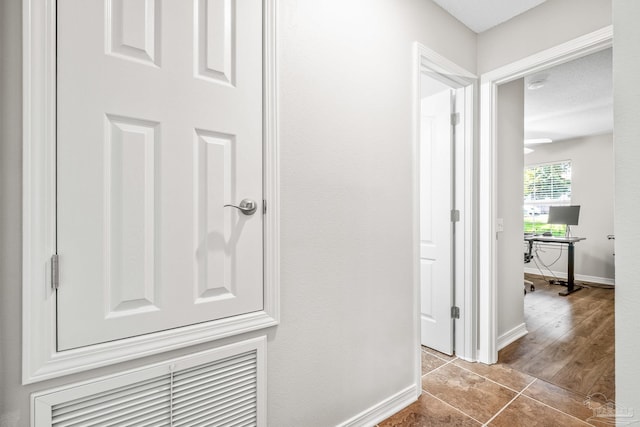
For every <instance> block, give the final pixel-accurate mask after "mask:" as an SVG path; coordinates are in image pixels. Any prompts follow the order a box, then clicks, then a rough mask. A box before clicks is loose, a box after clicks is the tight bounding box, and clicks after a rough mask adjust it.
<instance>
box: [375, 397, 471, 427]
mask: <svg viewBox="0 0 640 427" xmlns="http://www.w3.org/2000/svg"><path fill="white" fill-rule="evenodd" d="M378 426H379V427H431V426H433V427H436V426H461V427H477V426H480V423H478V422H477V421H474V420H473V419H471V418H470V417H468V416H466V415H464V414H463V413H461V412H460V411H457V410H456V409H454V408H452V407H451V406H449V405H447V404H445V403H442V402H441V401H439V400H438V399H436V398H435V397H433V396H430V395H429V394H426V393H423V394H422V396H420V398H419V399H418V401H417V402H415V403H413V404H411V405H409V406H408V407H406V408H405V409H403V410H402V411H400V412H398V413H397V414H395V415H393V416H392V417H390V418H388V419H386V420H385V421H383V422H381V423H380V424H378Z"/></svg>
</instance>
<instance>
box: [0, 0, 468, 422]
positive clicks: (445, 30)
mask: <svg viewBox="0 0 640 427" xmlns="http://www.w3.org/2000/svg"><path fill="white" fill-rule="evenodd" d="M278 4H279V7H280V10H279V15H278V31H279V39H280V42H279V48H280V54H279V59H280V73H281V74H280V97H281V99H280V114H281V123H280V131H281V141H280V142H281V150H282V152H281V175H282V177H281V181H282V227H281V228H282V235H281V243H282V283H281V292H282V295H281V302H282V324H281V325H280V326H278V327H277V328H274V329H272V330H271V331H270V332H269V345H268V398H269V402H268V411H269V415H268V418H269V425H270V426H274V427H289V426H291V427H297V426H305V427H314V426H332V425H337V424H339V423H340V422H343V421H345V420H347V419H349V418H351V417H353V416H354V415H356V414H358V413H360V412H361V411H364V410H366V409H368V408H370V407H371V406H373V405H375V404H377V403H378V402H380V401H382V400H383V399H386V398H388V397H390V396H391V395H393V394H394V393H397V392H399V391H400V390H402V389H404V388H405V387H407V386H409V385H411V384H413V383H414V381H415V377H414V356H415V354H416V349H415V348H414V346H413V343H414V339H415V337H416V336H417V331H415V329H414V326H415V319H414V318H413V315H412V313H413V306H414V302H413V282H412V280H413V271H414V260H413V259H412V256H413V255H412V254H413V248H412V242H413V237H412V235H411V233H412V224H411V220H412V206H413V205H412V196H413V193H412V190H411V188H412V182H411V178H412V173H411V167H412V164H413V160H412V129H413V128H412V102H413V99H414V98H413V92H412V77H413V69H412V65H413V58H412V43H413V41H415V40H417V41H419V42H421V43H422V44H424V45H427V46H429V47H430V48H432V49H434V50H436V51H438V52H439V53H441V54H443V55H445V56H447V57H448V58H449V59H451V60H452V61H454V62H457V63H458V64H459V65H460V66H462V67H465V68H467V69H469V70H470V71H474V70H475V64H476V54H475V49H476V35H475V34H474V33H472V32H471V31H470V30H467V29H466V28H464V27H462V26H461V24H460V23H459V22H457V21H456V20H455V19H453V18H452V17H450V16H449V15H447V14H446V13H444V12H443V11H442V9H440V8H439V7H437V6H435V4H433V3H431V2H430V1H425V0H394V1H389V0H351V1H349V2H344V1H341V0H326V1H317V0H280V1H278ZM20 22H21V2H20V1H19V0H3V1H0V43H1V44H0V48H1V51H0V58H2V61H0V64H1V66H2V74H1V76H2V77H1V80H0V88H1V89H2V92H1V95H2V96H0V108H1V114H0V120H2V123H1V124H2V126H0V140H1V141H2V143H1V144H0V159H1V160H0V162H1V163H0V166H1V167H0V174H1V175H0V176H1V181H0V185H1V187H0V188H1V189H2V192H1V193H0V215H1V216H0V218H1V221H0V242H1V243H0V251H1V252H0V254H1V256H0V286H1V287H2V289H1V290H0V295H2V298H0V375H1V378H0V420H4V421H0V425H2V426H3V427H4V426H5V425H6V426H13V425H19V426H27V425H28V419H29V415H28V414H29V412H28V411H29V409H28V408H29V400H28V397H29V393H30V392H32V391H37V390H42V389H46V388H49V387H52V386H55V385H59V384H65V383H70V382H75V381H78V380H84V379H87V378H93V377H96V376H99V375H103V374H108V373H113V372H117V371H119V370H121V369H124V368H131V367H134V366H142V365H144V364H147V363H149V362H151V361H155V360H160V359H164V358H168V357H170V356H175V355H178V354H185V353H189V352H191V351H197V350H202V349H204V348H209V347H213V346H214V345H211V344H209V345H202V346H199V347H197V348H190V349H185V350H182V351H177V352H172V353H168V354H163V355H159V356H155V357H150V358H144V359H140V360H137V361H133V362H129V363H126V364H121V365H117V366H111V367H106V368H102V369H99V370H95V371H91V372H88V373H82V374H77V375H73V376H70V377H66V378H63V379H57V380H52V381H47V382H43V383H41V384H36V385H32V386H27V387H23V386H21V385H20V357H21V356H20V354H21V351H20V345H21V343H20V333H21V321H20V313H21V310H20V300H21V298H20V286H21V278H20V274H21V273H20V262H21V260H20V253H21V233H20V228H21V220H20V217H21V208H20V205H21V154H20V150H21V115H20V111H21V108H22V107H21V93H20V85H21V77H20V76H21V73H22V69H21V25H20ZM253 335H255V334H249V336H253ZM229 341H232V340H222V341H221V343H225V342H229ZM216 345H217V344H216Z"/></svg>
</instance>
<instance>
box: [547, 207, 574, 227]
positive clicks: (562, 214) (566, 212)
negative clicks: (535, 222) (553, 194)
mask: <svg viewBox="0 0 640 427" xmlns="http://www.w3.org/2000/svg"><path fill="white" fill-rule="evenodd" d="M579 216H580V205H576V206H550V207H549V219H548V220H547V224H564V225H578V217H579Z"/></svg>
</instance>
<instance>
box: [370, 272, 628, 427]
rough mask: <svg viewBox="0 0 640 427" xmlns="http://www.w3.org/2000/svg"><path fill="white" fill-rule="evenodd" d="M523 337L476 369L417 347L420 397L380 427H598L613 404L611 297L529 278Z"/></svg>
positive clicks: (604, 292)
mask: <svg viewBox="0 0 640 427" xmlns="http://www.w3.org/2000/svg"><path fill="white" fill-rule="evenodd" d="M527 278H528V279H529V280H531V281H533V282H534V285H535V287H536V290H535V292H530V293H527V295H526V296H525V321H526V325H527V329H528V331H529V333H528V334H527V335H526V336H524V337H522V338H520V339H519V340H517V341H515V342H513V343H512V344H510V345H509V346H507V347H505V348H504V349H502V350H501V351H500V352H499V356H498V357H499V360H498V363H496V364H494V365H483V364H480V363H469V362H465V361H463V360H460V359H458V358H456V357H455V356H454V357H449V356H446V355H443V354H441V353H438V352H436V351H433V350H431V349H428V348H425V347H423V349H422V374H423V376H422V391H423V393H422V395H421V396H420V398H419V399H418V401H417V402H415V403H413V404H411V405H409V406H408V407H407V408H405V409H403V410H402V411H400V412H398V413H396V414H395V415H393V416H391V417H389V418H388V419H386V420H384V421H383V422H381V423H380V424H378V426H379V427H425V426H445V425H446V426H450V425H455V426H527V427H534V426H589V425H591V426H604V425H611V420H610V419H608V418H606V417H603V416H602V412H601V411H600V412H599V411H598V408H602V407H603V405H606V404H607V403H608V402H609V401H611V400H614V399H615V384H614V380H615V376H614V373H615V369H614V318H613V315H614V309H613V304H614V291H613V290H612V289H602V288H597V287H591V288H585V289H582V290H580V291H579V292H576V293H574V294H572V295H570V296H568V297H561V296H559V295H558V292H559V291H560V290H562V288H561V287H560V286H556V285H548V284H547V283H546V282H544V281H543V280H542V279H541V278H539V277H537V276H528V277H527Z"/></svg>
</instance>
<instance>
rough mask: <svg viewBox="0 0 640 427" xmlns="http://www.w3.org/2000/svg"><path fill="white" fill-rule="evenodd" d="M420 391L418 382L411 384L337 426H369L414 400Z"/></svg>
mask: <svg viewBox="0 0 640 427" xmlns="http://www.w3.org/2000/svg"><path fill="white" fill-rule="evenodd" d="M421 392H422V388H421V386H420V385H419V384H413V385H411V386H409V387H407V388H405V389H404V390H402V391H400V392H398V393H396V394H394V395H393V396H390V397H388V398H387V399H385V400H383V401H382V402H380V403H378V404H376V405H374V406H372V407H371V408H369V409H366V410H365V411H363V412H361V413H359V414H358V415H356V416H355V417H353V418H350V419H349V420H347V421H345V422H343V423H342V424H339V425H338V426H337V427H369V426H373V425H376V424H377V423H379V422H380V421H383V420H386V419H387V418H389V417H390V416H391V415H393V414H395V413H396V412H398V411H400V410H402V409H404V408H406V407H407V406H409V405H410V404H412V403H413V402H415V401H416V400H417V398H418V396H419V395H420V393H421Z"/></svg>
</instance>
